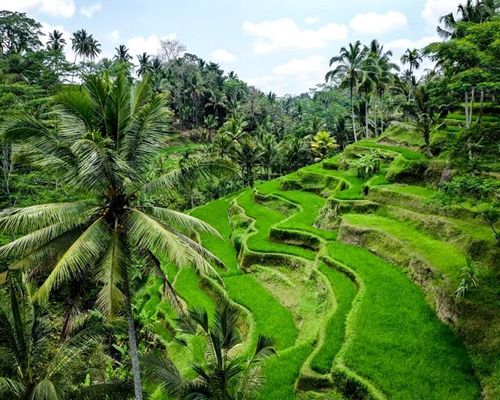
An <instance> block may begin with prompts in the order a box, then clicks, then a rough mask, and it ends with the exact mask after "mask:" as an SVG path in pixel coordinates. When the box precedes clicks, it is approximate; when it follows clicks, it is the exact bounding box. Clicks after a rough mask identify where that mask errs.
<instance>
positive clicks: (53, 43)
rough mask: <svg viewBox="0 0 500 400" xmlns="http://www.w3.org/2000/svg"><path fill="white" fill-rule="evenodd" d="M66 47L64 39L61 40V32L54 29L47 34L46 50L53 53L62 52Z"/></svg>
mask: <svg viewBox="0 0 500 400" xmlns="http://www.w3.org/2000/svg"><path fill="white" fill-rule="evenodd" d="M65 45H66V39H64V38H63V34H62V32H60V31H58V30H57V29H54V30H53V31H52V32H50V33H49V40H48V41H47V49H49V50H51V51H55V52H60V51H63V49H64V46H65Z"/></svg>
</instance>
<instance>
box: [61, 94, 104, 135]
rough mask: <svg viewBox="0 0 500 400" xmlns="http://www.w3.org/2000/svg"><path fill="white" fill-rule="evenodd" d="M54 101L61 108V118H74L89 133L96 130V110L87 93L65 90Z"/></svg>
mask: <svg viewBox="0 0 500 400" xmlns="http://www.w3.org/2000/svg"><path fill="white" fill-rule="evenodd" d="M54 99H55V101H56V103H57V104H58V106H59V110H60V111H61V112H60V115H61V116H62V115H70V116H72V117H73V118H74V119H76V120H78V121H81V123H83V124H84V125H85V127H86V128H87V130H88V131H92V130H94V129H95V128H96V122H98V121H96V117H95V112H94V111H95V108H94V105H93V104H92V100H91V98H90V97H89V95H88V93H87V92H86V91H84V90H81V89H65V90H63V91H61V92H60V93H58V94H57V95H56V96H55V98H54ZM68 118H69V117H68ZM65 125H66V124H65ZM67 126H69V125H67Z"/></svg>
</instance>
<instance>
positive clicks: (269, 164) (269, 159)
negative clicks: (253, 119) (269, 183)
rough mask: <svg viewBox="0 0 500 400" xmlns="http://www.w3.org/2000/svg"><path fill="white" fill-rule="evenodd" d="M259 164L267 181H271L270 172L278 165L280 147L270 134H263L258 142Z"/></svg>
mask: <svg viewBox="0 0 500 400" xmlns="http://www.w3.org/2000/svg"><path fill="white" fill-rule="evenodd" d="M259 147H260V153H261V163H262V165H263V167H264V171H265V173H266V177H267V179H271V170H272V168H273V166H276V165H277V164H278V160H279V158H280V151H279V150H280V147H279V144H278V141H277V140H276V137H275V136H274V135H273V134H272V133H265V134H264V135H263V136H262V138H261V139H260V141H259Z"/></svg>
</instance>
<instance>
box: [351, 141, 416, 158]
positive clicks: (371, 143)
mask: <svg viewBox="0 0 500 400" xmlns="http://www.w3.org/2000/svg"><path fill="white" fill-rule="evenodd" d="M356 145H357V146H363V147H370V148H374V149H383V150H390V151H394V152H396V153H399V154H401V155H402V156H403V157H404V158H406V159H407V160H421V159H424V158H425V156H424V155H423V154H422V153H419V152H418V151H412V150H408V149H405V148H404V147H399V146H390V145H387V144H380V143H377V142H374V141H371V140H360V141H359V142H357V143H356Z"/></svg>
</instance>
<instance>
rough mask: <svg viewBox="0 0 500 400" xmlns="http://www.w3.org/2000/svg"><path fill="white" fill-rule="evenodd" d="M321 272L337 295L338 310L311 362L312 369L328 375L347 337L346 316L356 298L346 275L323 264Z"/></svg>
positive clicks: (329, 320)
mask: <svg viewBox="0 0 500 400" xmlns="http://www.w3.org/2000/svg"><path fill="white" fill-rule="evenodd" d="M319 270H320V271H321V272H322V273H323V275H325V276H326V278H327V279H328V281H329V282H330V285H331V286H332V289H333V292H334V293H335V300H336V308H335V312H334V313H333V314H332V316H331V317H330V318H329V319H328V321H326V327H325V332H324V338H323V343H322V344H321V346H320V347H319V348H318V350H317V352H316V354H315V355H314V357H313V359H312V360H311V369H312V370H313V371H315V372H318V373H320V374H328V373H329V372H330V371H331V369H332V366H333V360H334V358H335V356H336V355H337V353H338V352H339V350H340V348H341V347H342V344H343V341H344V335H345V323H346V316H347V313H348V312H349V310H350V309H351V304H352V301H353V299H354V297H355V296H356V292H357V289H356V286H355V284H354V282H353V281H352V280H351V279H350V278H349V277H347V276H346V275H345V274H344V273H342V272H340V271H338V270H336V269H333V268H331V267H328V266H326V265H325V264H322V265H321V266H320V268H319Z"/></svg>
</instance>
